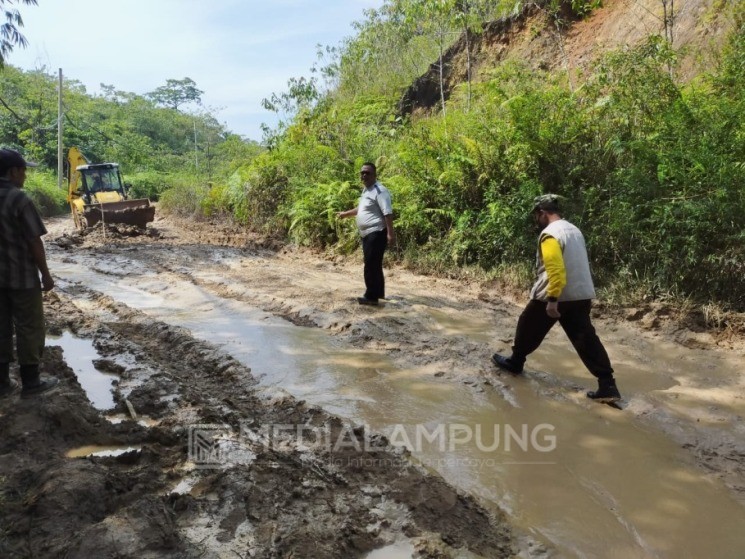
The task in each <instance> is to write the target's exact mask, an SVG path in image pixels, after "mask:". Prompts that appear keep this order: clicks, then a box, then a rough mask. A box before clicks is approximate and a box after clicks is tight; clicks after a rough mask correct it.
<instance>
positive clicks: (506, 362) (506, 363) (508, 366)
mask: <svg viewBox="0 0 745 559" xmlns="http://www.w3.org/2000/svg"><path fill="white" fill-rule="evenodd" d="M491 361H492V363H494V364H495V365H496V366H497V367H499V368H500V369H504V370H505V371H507V372H510V373H512V374H513V375H519V374H520V373H522V372H523V368H522V365H518V364H517V363H515V362H514V361H512V359H510V358H509V357H505V356H504V355H499V354H498V353H495V354H494V355H492V356H491Z"/></svg>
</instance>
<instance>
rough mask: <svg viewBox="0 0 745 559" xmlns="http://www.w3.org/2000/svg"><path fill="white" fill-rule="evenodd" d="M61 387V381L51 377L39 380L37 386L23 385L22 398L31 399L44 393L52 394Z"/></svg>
mask: <svg viewBox="0 0 745 559" xmlns="http://www.w3.org/2000/svg"><path fill="white" fill-rule="evenodd" d="M58 385H59V379H58V378H55V377H49V378H47V379H44V380H41V379H40V380H39V381H38V383H37V384H33V385H31V386H27V385H25V384H24V385H23V388H22V389H21V398H31V397H33V396H36V395H38V394H42V393H44V392H50V391H52V390H54V389H55V388H57V386H58Z"/></svg>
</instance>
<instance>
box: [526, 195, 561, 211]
mask: <svg viewBox="0 0 745 559" xmlns="http://www.w3.org/2000/svg"><path fill="white" fill-rule="evenodd" d="M561 198H562V197H561V196H559V195H558V194H543V195H542V196H537V197H536V198H535V200H533V212H539V211H541V210H543V211H547V212H552V213H559V200H561Z"/></svg>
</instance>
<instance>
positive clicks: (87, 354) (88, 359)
mask: <svg viewBox="0 0 745 559" xmlns="http://www.w3.org/2000/svg"><path fill="white" fill-rule="evenodd" d="M47 342H48V343H49V344H50V345H58V346H60V347H62V350H63V351H64V359H65V362H67V364H68V365H69V366H70V368H71V369H72V370H73V371H74V372H75V375H76V376H77V377H78V382H79V383H80V386H82V387H83V390H85V393H86V395H87V396H88V399H89V400H90V402H91V404H93V407H95V408H96V409H98V410H109V409H111V408H113V407H114V405H115V404H114V395H113V394H112V392H111V389H112V387H113V383H114V381H116V380H118V379H119V377H118V376H117V375H114V374H111V373H104V372H101V371H99V370H98V369H96V368H95V367H94V366H93V361H94V360H96V359H100V358H101V355H100V354H99V353H98V352H97V351H96V348H94V347H93V343H92V342H91V341H90V340H87V339H84V338H78V337H76V336H74V335H73V334H71V333H70V332H67V331H65V332H63V333H62V335H61V336H50V335H48V336H47Z"/></svg>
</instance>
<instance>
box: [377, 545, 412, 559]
mask: <svg viewBox="0 0 745 559" xmlns="http://www.w3.org/2000/svg"><path fill="white" fill-rule="evenodd" d="M413 556H414V546H413V545H412V544H411V543H410V542H397V543H394V544H393V545H389V546H387V547H382V548H380V549H376V550H375V551H373V552H371V553H369V554H367V555H366V556H365V559H411V558H412V557H413Z"/></svg>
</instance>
